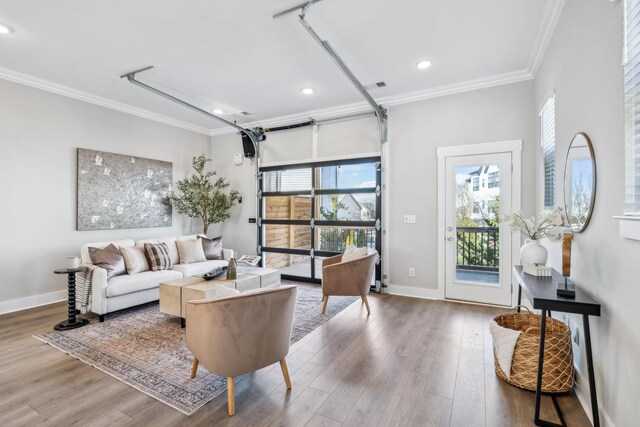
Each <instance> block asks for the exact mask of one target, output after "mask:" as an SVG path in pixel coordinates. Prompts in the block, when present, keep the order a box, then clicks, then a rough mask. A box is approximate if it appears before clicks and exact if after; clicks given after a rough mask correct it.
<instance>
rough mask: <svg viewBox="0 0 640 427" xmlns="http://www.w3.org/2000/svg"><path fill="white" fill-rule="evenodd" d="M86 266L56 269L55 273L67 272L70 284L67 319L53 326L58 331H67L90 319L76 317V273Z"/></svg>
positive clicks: (86, 322) (83, 269)
mask: <svg viewBox="0 0 640 427" xmlns="http://www.w3.org/2000/svg"><path fill="white" fill-rule="evenodd" d="M85 270H86V268H84V267H80V268H60V269H58V270H55V271H54V273H55V274H66V275H67V279H68V280H67V284H68V294H67V297H68V302H67V320H63V321H62V322H60V323H58V324H57V325H56V326H54V327H53V329H55V330H56V331H66V330H69V329H75V328H79V327H81V326H84V325H87V324H88V323H89V321H88V320H87V319H77V318H76V273H79V272H81V271H85Z"/></svg>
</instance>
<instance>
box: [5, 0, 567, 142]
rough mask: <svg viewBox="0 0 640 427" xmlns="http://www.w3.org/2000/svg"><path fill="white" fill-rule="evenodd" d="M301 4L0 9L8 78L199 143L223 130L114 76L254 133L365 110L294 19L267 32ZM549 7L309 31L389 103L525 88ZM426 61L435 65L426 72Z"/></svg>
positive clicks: (506, 4) (346, 14) (510, 5)
mask: <svg viewBox="0 0 640 427" xmlns="http://www.w3.org/2000/svg"><path fill="white" fill-rule="evenodd" d="M300 1H301V0H270V1H265V0H243V1H238V0H236V1H222V0H217V1H211V0H183V1H169V0H135V1H131V0H127V1H125V0H110V1H103V2H95V1H86V0H66V1H64V2H60V1H42V0H0V23H2V24H5V25H9V26H10V27H11V28H12V29H13V30H14V31H13V32H12V33H10V34H9V35H8V36H0V67H2V68H4V70H0V77H5V78H9V79H12V80H16V81H23V82H26V83H28V84H32V85H36V86H38V87H43V88H46V89H49V90H54V91H57V92H61V93H66V94H69V95H71V96H75V97H79V98H83V99H88V100H90V101H92V102H97V103H102V104H103V105H110V106H112V107H114V108H117V109H121V110H126V111H130V112H134V113H137V114H141V115H147V116H149V117H151V118H155V119H158V120H161V121H173V122H174V124H178V125H181V126H185V127H192V128H194V129H197V130H201V131H208V130H216V129H220V128H222V127H224V125H221V124H220V123H219V122H217V121H215V120H213V119H210V118H207V117H205V116H201V115H198V113H195V112H192V111H190V110H188V109H185V108H184V107H181V106H178V105H175V104H172V103H171V102H169V101H167V100H164V99H162V98H160V97H158V96H156V95H153V94H151V93H148V92H146V91H144V90H142V89H140V88H138V87H135V86H133V85H131V84H129V83H128V82H127V81H126V80H125V79H120V78H119V76H120V75H121V74H124V73H126V72H129V71H132V70H135V69H137V68H141V67H144V66H147V65H154V66H155V68H154V69H153V70H150V71H147V72H144V73H141V74H139V75H138V77H137V78H138V79H139V80H140V81H143V82H145V83H148V84H151V85H154V86H157V87H159V88H161V89H163V90H165V91H167V92H169V93H171V94H174V95H175V96H178V97H181V98H183V99H185V100H187V101H189V102H192V103H194V104H196V105H198V106H201V107H203V108H205V109H208V110H212V109H213V108H221V109H223V110H224V111H225V112H233V111H242V110H245V111H249V112H250V113H252V115H251V116H250V117H249V118H248V119H244V121H245V122H247V121H252V122H254V121H262V122H267V121H269V120H271V119H274V118H278V117H283V116H290V115H295V114H299V113H303V112H309V111H315V110H324V109H330V108H335V107H338V106H343V105H348V104H354V103H360V102H362V98H361V97H360V95H359V94H358V93H357V92H356V91H355V89H354V88H353V86H351V84H350V83H349V82H348V81H347V79H346V78H345V77H344V76H343V75H342V73H341V72H340V71H339V70H338V68H337V67H336V66H335V64H334V63H333V62H332V61H331V59H330V58H329V57H328V56H327V55H326V54H325V53H324V52H323V51H322V50H321V48H320V47H319V46H318V45H317V44H316V43H315V42H314V41H313V40H312V39H311V37H310V36H309V35H308V34H307V33H306V31H305V30H304V29H303V28H302V26H301V25H300V24H299V23H298V21H297V14H295V13H294V14H290V15H287V16H285V17H282V18H279V19H275V20H274V19H272V15H274V14H275V13H277V12H279V11H282V10H284V9H287V8H289V7H291V6H294V5H296V4H298V3H299V2H300ZM554 3H556V0H539V1H538V0H537V1H531V0H483V1H477V0H458V1H450V0H394V1H390V0H323V1H321V2H319V3H317V4H315V5H314V6H313V7H311V9H310V10H309V12H308V14H307V18H306V19H307V20H308V22H309V23H310V24H311V25H312V26H313V27H314V28H315V29H316V31H317V32H318V33H319V34H320V36H321V37H323V38H325V39H327V40H328V41H329V42H330V43H331V44H332V46H333V47H334V49H335V50H336V51H337V52H338V53H339V54H340V55H341V56H342V58H343V59H344V60H345V62H346V63H347V64H348V65H349V67H350V68H351V69H352V71H353V72H354V73H355V75H356V76H357V77H358V78H359V79H360V80H361V81H362V82H363V83H365V84H366V83H373V82H377V81H380V80H384V81H385V82H386V83H387V87H386V88H382V89H376V90H375V91H373V92H372V94H373V96H374V97H375V98H376V99H377V100H379V101H380V100H382V101H384V100H385V99H386V100H390V99H399V98H402V97H403V95H405V94H409V93H414V92H418V94H417V95H416V94H415V93H414V94H413V95H414V98H415V96H418V97H419V96H420V93H432V92H437V91H438V90H439V89H440V88H442V87H443V86H444V87H456V86H458V85H462V86H465V85H467V86H468V85H469V82H470V81H471V82H473V81H479V82H483V81H496V82H500V81H502V80H505V81H508V80H509V79H518V78H520V77H522V76H525V77H526V76H527V75H528V76H530V75H531V73H532V70H531V68H532V63H535V58H536V56H537V55H539V53H540V50H541V49H543V48H544V46H542V45H543V44H544V38H545V33H546V32H548V27H549V21H550V15H552V13H551V12H550V10H552V9H553V5H554ZM423 58H427V59H430V60H431V61H432V62H433V66H432V67H431V68H430V69H428V70H425V71H419V70H417V69H416V68H415V63H416V62H417V61H418V60H419V59H423ZM533 71H535V70H533ZM523 78H524V77H523ZM37 79H42V80H44V81H40V80H37ZM306 86H310V87H313V88H314V89H315V90H316V93H315V94H314V95H313V96H304V95H302V94H301V93H300V90H301V89H302V88H303V87H306ZM165 118H166V120H165Z"/></svg>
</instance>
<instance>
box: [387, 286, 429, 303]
mask: <svg viewBox="0 0 640 427" xmlns="http://www.w3.org/2000/svg"><path fill="white" fill-rule="evenodd" d="M386 293H388V294H391V295H402V296H405V297H414V298H423V299H440V296H439V291H438V290H437V289H427V288H414V287H412V286H400V285H391V284H390V285H387V292H386Z"/></svg>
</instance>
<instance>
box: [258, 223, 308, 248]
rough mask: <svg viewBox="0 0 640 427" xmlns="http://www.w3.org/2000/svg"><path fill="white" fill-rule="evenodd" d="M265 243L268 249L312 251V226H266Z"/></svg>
mask: <svg viewBox="0 0 640 427" xmlns="http://www.w3.org/2000/svg"><path fill="white" fill-rule="evenodd" d="M264 242H265V246H266V247H267V248H282V249H285V248H286V249H301V250H310V249H311V226H308V225H282V224H265V226H264Z"/></svg>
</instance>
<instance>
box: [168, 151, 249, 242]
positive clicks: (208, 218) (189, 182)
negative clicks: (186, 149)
mask: <svg viewBox="0 0 640 427" xmlns="http://www.w3.org/2000/svg"><path fill="white" fill-rule="evenodd" d="M210 161H211V159H209V158H207V157H205V155H204V154H203V155H200V156H198V157H194V158H193V161H192V165H193V169H195V171H196V173H195V174H193V175H191V177H190V178H186V179H183V180H180V181H178V182H177V184H176V186H177V190H178V191H179V193H180V194H175V193H174V194H172V195H171V196H170V197H169V201H170V203H171V204H172V205H173V207H175V208H176V210H177V211H178V213H181V214H184V215H187V216H189V217H191V218H199V219H200V220H202V225H203V229H202V231H203V232H204V234H205V235H206V234H207V230H208V229H209V224H215V223H218V222H222V221H225V220H227V219H229V217H230V216H231V208H232V207H233V206H234V205H235V204H236V203H237V202H238V200H239V194H238V192H237V191H236V190H232V189H229V190H227V189H228V187H229V185H230V184H229V181H227V180H226V179H224V178H215V176H216V175H217V172H216V171H215V170H214V171H209V172H205V170H204V168H205V165H206V164H207V162H210Z"/></svg>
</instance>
